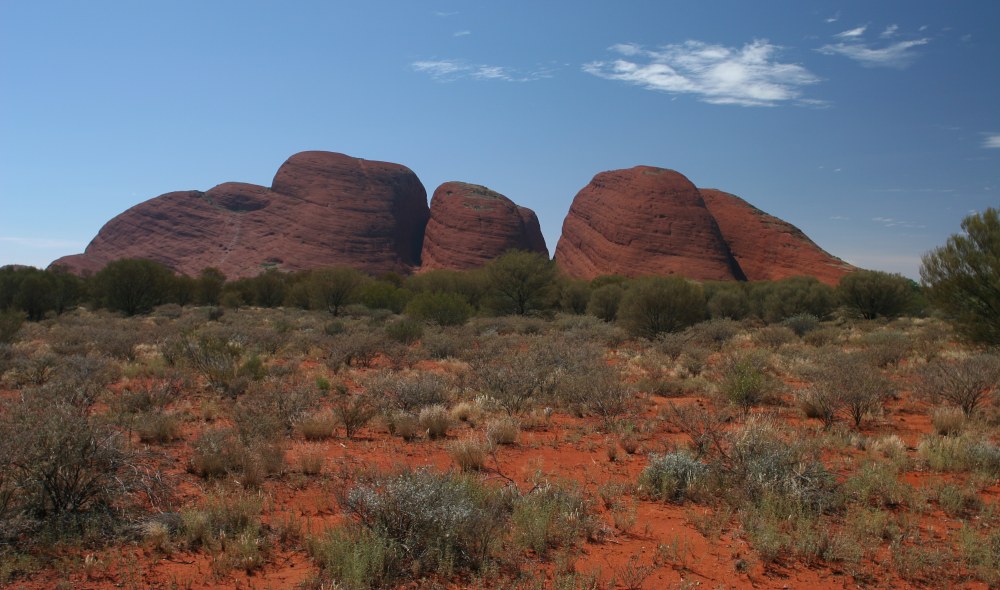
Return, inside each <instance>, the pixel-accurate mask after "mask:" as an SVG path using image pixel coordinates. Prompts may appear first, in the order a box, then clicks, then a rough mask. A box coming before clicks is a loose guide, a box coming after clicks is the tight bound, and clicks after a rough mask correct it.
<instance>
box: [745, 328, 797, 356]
mask: <svg viewBox="0 0 1000 590" xmlns="http://www.w3.org/2000/svg"><path fill="white" fill-rule="evenodd" d="M796 339H797V338H796V336H795V332H794V331H792V329H791V328H788V327H786V326H764V327H763V328H760V329H759V330H757V331H755V332H754V333H753V340H754V342H755V343H757V344H759V345H761V346H764V347H766V348H770V349H772V350H777V349H779V348H781V347H782V346H784V345H786V344H791V343H792V342H795V341H796Z"/></svg>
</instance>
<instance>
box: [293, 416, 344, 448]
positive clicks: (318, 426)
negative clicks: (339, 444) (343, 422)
mask: <svg viewBox="0 0 1000 590" xmlns="http://www.w3.org/2000/svg"><path fill="white" fill-rule="evenodd" d="M337 424H339V421H338V420H337V417H336V416H335V415H334V414H333V412H330V411H328V410H326V411H322V412H315V413H313V414H310V415H309V416H306V417H305V418H303V419H302V420H300V421H299V424H298V427H299V432H301V433H302V437H303V438H305V439H306V440H309V441H317V440H326V439H328V438H332V437H333V434H334V432H335V431H336V430H337Z"/></svg>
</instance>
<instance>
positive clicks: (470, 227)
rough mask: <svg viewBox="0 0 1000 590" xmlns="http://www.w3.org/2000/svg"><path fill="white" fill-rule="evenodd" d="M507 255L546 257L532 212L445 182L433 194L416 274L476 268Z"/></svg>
mask: <svg viewBox="0 0 1000 590" xmlns="http://www.w3.org/2000/svg"><path fill="white" fill-rule="evenodd" d="M511 249H518V250H527V251H530V252H539V253H542V254H545V255H546V256H548V252H549V251H548V249H547V248H546V247H545V238H543V237H542V230H541V228H540V227H539V225H538V217H536V216H535V212H534V211H532V210H531V209H528V208H526V207H519V206H518V205H516V204H515V203H514V202H513V201H511V200H510V199H508V198H507V197H505V196H503V195H501V194H500V193H498V192H495V191H492V190H490V189H488V188H486V187H484V186H479V185H477V184H468V183H465V182H446V183H444V184H442V185H441V186H439V187H438V188H437V190H436V191H434V196H433V197H431V215H430V220H429V221H428V222H427V230H426V232H425V233H424V248H423V252H422V254H421V256H420V260H421V268H422V269H436V268H444V269H453V270H467V269H473V268H479V267H480V266H483V265H484V264H486V263H487V262H489V261H490V260H493V259H494V258H497V257H498V256H500V255H501V254H503V253H504V252H506V251H507V250H511Z"/></svg>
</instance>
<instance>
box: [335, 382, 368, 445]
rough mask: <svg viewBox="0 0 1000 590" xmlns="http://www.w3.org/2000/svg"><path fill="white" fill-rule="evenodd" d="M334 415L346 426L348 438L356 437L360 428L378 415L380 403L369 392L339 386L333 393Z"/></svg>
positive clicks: (345, 430) (345, 431)
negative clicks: (354, 390) (350, 390)
mask: <svg viewBox="0 0 1000 590" xmlns="http://www.w3.org/2000/svg"><path fill="white" fill-rule="evenodd" d="M331 403H332V408H333V415H334V416H335V417H336V418H337V421H339V422H340V424H342V425H343V426H344V433H345V434H346V436H347V438H354V435H355V434H356V433H357V432H358V430H359V429H360V428H362V427H364V426H365V425H366V424H368V423H369V422H371V420H372V418H374V417H375V416H376V415H378V412H379V403H378V400H377V398H375V397H374V396H372V395H371V393H369V392H360V393H354V394H352V393H350V392H348V390H347V388H346V387H340V388H337V390H336V391H335V392H334V393H333V394H332V399H331Z"/></svg>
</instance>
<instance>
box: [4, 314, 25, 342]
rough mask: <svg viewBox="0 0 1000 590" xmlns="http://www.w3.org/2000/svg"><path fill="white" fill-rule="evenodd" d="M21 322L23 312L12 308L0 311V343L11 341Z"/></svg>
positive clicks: (15, 335)
mask: <svg viewBox="0 0 1000 590" xmlns="http://www.w3.org/2000/svg"><path fill="white" fill-rule="evenodd" d="M23 323H24V314H23V313H21V312H19V311H14V310H12V309H8V310H3V311H0V344H9V343H11V342H13V341H14V339H15V338H16V337H17V333H18V331H19V330H20V329H21V324H23Z"/></svg>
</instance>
